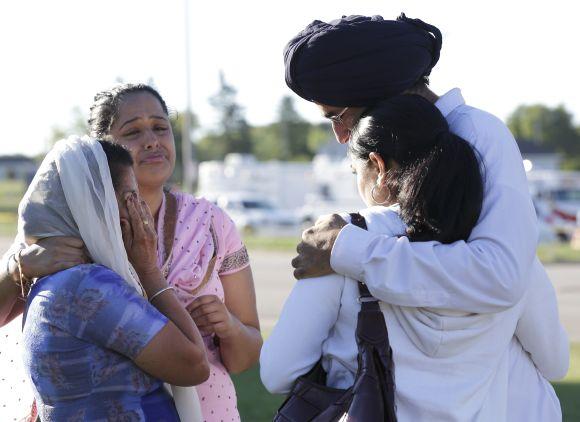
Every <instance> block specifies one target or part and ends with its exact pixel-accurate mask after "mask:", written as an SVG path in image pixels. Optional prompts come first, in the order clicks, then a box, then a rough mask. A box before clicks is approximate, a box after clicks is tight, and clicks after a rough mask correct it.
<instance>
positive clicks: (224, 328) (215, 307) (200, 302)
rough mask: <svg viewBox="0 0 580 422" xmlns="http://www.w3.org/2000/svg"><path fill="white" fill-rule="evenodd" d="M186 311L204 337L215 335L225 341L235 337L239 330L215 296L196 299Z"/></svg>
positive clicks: (232, 317)
mask: <svg viewBox="0 0 580 422" xmlns="http://www.w3.org/2000/svg"><path fill="white" fill-rule="evenodd" d="M187 311H188V312H189V314H190V315H191V317H192V318H193V321H194V322H195V325H197V328H198V329H199V331H201V333H202V334H204V335H207V334H213V333H215V335H216V336H218V337H219V338H220V339H225V338H228V337H230V336H232V335H235V334H236V333H237V331H238V330H239V328H240V322H239V321H238V320H237V319H236V318H235V317H234V316H233V315H232V314H231V313H230V311H228V308H226V305H225V303H223V302H222V301H221V300H220V298H219V297H217V296H215V295H208V296H201V297H198V298H197V299H195V300H194V301H193V302H192V303H191V304H190V305H189V306H187Z"/></svg>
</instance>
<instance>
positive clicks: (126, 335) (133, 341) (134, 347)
mask: <svg viewBox="0 0 580 422" xmlns="http://www.w3.org/2000/svg"><path fill="white" fill-rule="evenodd" d="M145 343H146V341H145V340H144V337H143V335H142V333H140V332H137V331H133V330H131V331H128V330H127V328H115V330H114V331H113V336H112V339H111V342H110V343H109V346H110V347H111V349H114V350H123V351H124V352H125V353H126V354H127V355H128V356H131V357H135V356H137V355H138V354H139V352H140V351H141V348H142V347H143V344H145Z"/></svg>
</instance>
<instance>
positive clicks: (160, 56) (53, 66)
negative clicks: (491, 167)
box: [0, 0, 580, 155]
mask: <svg viewBox="0 0 580 422" xmlns="http://www.w3.org/2000/svg"><path fill="white" fill-rule="evenodd" d="M185 1H186V0H114V1H113V0H99V1H96V0H92V1H88V0H51V1H46V0H6V1H2V2H0V40H1V41H0V53H1V64H0V99H1V101H0V119H1V120H0V123H1V126H2V129H3V130H2V132H3V136H2V139H1V140H0V145H1V149H0V155H3V154H15V153H22V154H26V155H35V154H39V153H41V152H43V151H44V150H45V149H46V145H47V140H48V139H49V137H50V134H51V129H52V128H53V127H55V126H60V127H66V126H68V125H69V124H70V123H71V120H72V119H73V113H72V110H73V109H74V108H75V107H78V108H80V110H82V111H83V112H84V113H88V109H89V107H90V104H91V102H92V99H93V96H94V95H95V93H96V92H98V91H100V90H102V89H106V88H109V87H111V86H112V85H113V84H114V83H115V82H116V81H118V80H119V79H122V80H124V81H126V82H150V81H153V83H154V84H155V86H156V87H157V88H158V89H159V91H160V92H161V94H162V95H163V96H164V97H165V99H166V102H167V103H168V105H169V106H170V108H172V109H174V110H183V109H184V108H185V105H186V101H187V100H186V98H187V95H186V88H185V86H186V82H185V81H186V69H185V63H186V62H185V25H186V22H187V23H188V24H189V28H190V29H189V31H190V55H191V56H190V57H191V73H190V77H191V91H190V94H191V104H192V109H193V111H194V112H195V113H196V114H197V115H198V118H199V120H200V123H201V125H202V129H201V131H199V132H198V134H197V136H198V137H199V136H201V135H202V133H203V131H207V130H211V129H212V128H213V127H215V124H216V114H215V112H214V111H213V109H212V108H211V106H210V105H209V103H208V98H209V97H211V96H212V95H213V94H214V93H215V92H216V91H217V89H218V84H219V76H218V75H219V72H220V71H223V72H224V74H225V77H226V80H227V81H228V82H229V83H230V84H232V85H233V86H235V87H236V89H237V90H238V101H239V103H240V104H242V105H243V106H244V108H245V112H246V117H247V119H248V121H249V122H250V123H251V124H256V125H260V124H266V123H270V122H271V121H273V120H274V119H275V118H276V115H277V109H278V105H279V102H280V99H281V97H282V96H284V95H293V94H292V92H291V91H290V90H289V89H288V88H287V87H286V85H285V82H284V64H283V59H282V50H283V48H284V45H285V44H286V43H287V42H288V40H289V39H291V38H292V37H293V36H294V35H295V34H296V33H298V32H299V31H301V30H302V29H303V28H304V27H305V26H306V25H307V24H308V23H310V22H311V21H313V20H315V19H319V20H325V21H328V20H332V19H336V18H339V17H340V16H341V15H348V14H362V15H375V14H379V15H382V16H383V17H385V18H388V19H394V18H395V17H396V16H397V15H398V14H399V13H400V12H405V13H406V14H407V16H409V17H413V18H415V17H416V18H420V19H422V20H424V21H426V22H429V23H431V24H433V25H436V26H437V27H438V28H439V29H440V30H441V32H442V33H443V48H442V52H441V59H440V61H439V63H438V65H437V66H436V67H435V69H434V70H433V72H432V75H431V86H432V89H433V90H434V91H435V92H436V93H438V94H443V93H445V92H446V91H448V90H449V89H451V88H454V87H459V88H461V89H462V92H463V94H464V97H465V99H466V101H467V103H468V104H470V105H473V106H475V107H478V108H482V109H485V110H487V111H489V112H492V113H493V114H495V115H497V116H499V117H500V118H502V119H506V118H507V116H508V115H509V114H510V112H512V111H513V110H514V109H515V108H516V107H517V106H518V105H520V104H534V103H543V104H546V105H549V106H556V105H559V104H563V105H564V106H565V107H566V108H567V109H568V110H569V111H570V112H571V113H572V114H573V115H574V116H575V121H576V123H580V88H579V87H578V79H579V75H580V53H579V49H578V44H579V43H580V35H579V33H578V31H577V16H578V12H579V11H580V10H579V9H580V6H576V5H575V4H576V3H577V2H575V1H566V0H552V1H549V2H548V1H533V0H528V1H518V0H502V1H498V0H486V1H478V2H473V1H447V0H438V1H428V0H425V1H415V0H405V1H388V0H383V1H375V0H348V1H343V0H333V1H327V0H290V1H284V2H282V1H272V0H270V1H267V0H263V1H258V0H245V1H235V0H231V1H224V0H211V1H190V3H189V14H188V15H187V16H186V13H185ZM294 97H295V98H296V105H297V107H298V110H299V112H300V113H301V114H302V116H303V117H305V118H306V119H308V120H311V121H321V120H322V118H321V116H320V115H319V112H318V111H317V110H316V108H315V107H314V106H312V104H310V103H308V102H306V101H303V100H301V99H300V98H298V97H296V96H294Z"/></svg>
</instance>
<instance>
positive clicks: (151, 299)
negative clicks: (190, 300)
mask: <svg viewBox="0 0 580 422" xmlns="http://www.w3.org/2000/svg"><path fill="white" fill-rule="evenodd" d="M167 290H175V289H174V288H173V286H167V287H164V288H162V289H161V290H159V291H158V292H157V293H155V294H154V295H153V296H151V297H150V298H149V303H151V302H153V299H155V298H156V297H157V296H159V295H160V294H161V293H163V292H166V291H167Z"/></svg>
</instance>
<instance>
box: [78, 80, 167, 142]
mask: <svg viewBox="0 0 580 422" xmlns="http://www.w3.org/2000/svg"><path fill="white" fill-rule="evenodd" d="M140 92H147V93H149V94H151V95H153V96H154V97H155V98H157V100H158V101H159V103H160V104H161V108H162V109H163V111H164V112H165V114H169V111H168V109H167V104H165V101H164V100H163V97H161V95H160V94H159V92H157V91H156V90H155V88H152V87H151V86H149V85H145V84H120V85H117V86H115V87H113V88H111V89H108V90H105V91H101V92H99V93H97V95H95V98H94V101H93V104H92V105H91V108H90V112H89V120H88V123H89V133H90V135H91V136H92V137H93V138H101V139H102V138H105V137H107V136H108V135H109V132H110V131H111V127H112V126H113V123H115V120H116V119H117V117H118V113H119V106H120V105H121V103H122V102H123V100H124V99H125V98H126V97H127V96H128V95H130V94H135V93H140Z"/></svg>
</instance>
